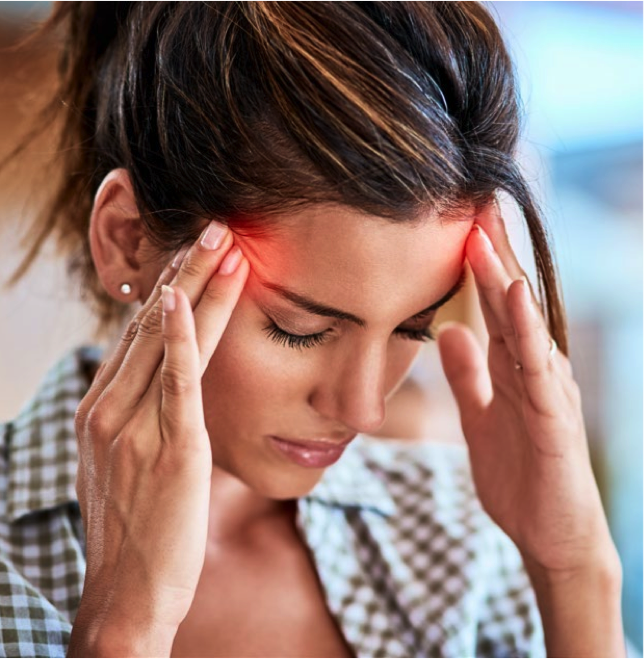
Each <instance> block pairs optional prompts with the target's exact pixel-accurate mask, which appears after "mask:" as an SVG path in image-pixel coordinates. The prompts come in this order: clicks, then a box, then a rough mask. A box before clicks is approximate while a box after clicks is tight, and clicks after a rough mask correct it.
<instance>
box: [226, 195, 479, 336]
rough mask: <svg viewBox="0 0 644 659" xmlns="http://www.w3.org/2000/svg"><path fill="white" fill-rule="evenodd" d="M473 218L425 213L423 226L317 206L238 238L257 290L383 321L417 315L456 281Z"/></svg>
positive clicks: (253, 289)
mask: <svg viewBox="0 0 644 659" xmlns="http://www.w3.org/2000/svg"><path fill="white" fill-rule="evenodd" d="M473 220H474V211H473V210H472V212H471V213H466V212H464V213H463V216H462V219H450V220H447V221H443V220H441V218H439V217H437V216H436V215H433V214H431V213H427V214H426V215H424V216H421V217H420V221H419V222H418V223H414V224H411V223H394V222H391V221H387V220H384V219H383V218H379V217H375V216H368V215H364V214H362V213H359V212H357V211H355V210H353V209H348V208H346V207H342V206H316V207H312V208H307V209H303V210H299V211H297V212H296V213H292V214H288V215H284V216H282V217H280V218H278V219H277V221H275V227H274V229H269V230H268V231H266V232H263V231H262V232H261V233H258V234H257V235H253V233H252V232H249V233H248V235H241V234H236V237H235V240H236V242H237V243H238V244H239V245H240V247H241V249H242V251H243V252H244V254H245V255H246V256H247V258H248V260H249V262H250V265H251V272H250V274H249V278H248V283H247V287H248V289H249V292H250V293H251V295H260V296H262V298H263V299H269V298H271V297H272V296H274V295H276V294H274V293H272V292H269V291H268V290H267V289H265V288H264V287H262V286H261V285H260V283H259V281H260V280H265V281H269V282H271V283H275V284H278V285H281V286H285V287H288V288H291V289H294V290H296V291H298V292H301V293H303V294H304V295H307V296H309V297H312V298H314V299H315V300H317V301H319V302H322V303H326V304H328V305H330V306H337V307H339V308H341V309H344V310H346V311H349V312H351V313H354V314H355V315H357V316H360V317H361V318H365V319H366V320H367V321H368V322H369V323H374V324H378V323H379V322H385V323H387V322H390V321H392V322H399V321H400V320H401V319H402V318H405V317H407V316H411V315H413V314H415V313H417V312H418V311H419V310H421V309H423V308H425V307H427V306H428V305H429V304H431V303H433V302H435V301H436V300H438V299H440V298H441V297H442V296H443V295H444V294H445V293H446V292H447V291H448V290H449V289H450V288H451V287H452V286H453V285H454V283H455V282H456V280H457V278H458V276H459V274H460V272H461V270H462V267H463V258H464V246H465V241H466V239H467V235H468V233H469V231H470V229H471V226H472V222H473Z"/></svg>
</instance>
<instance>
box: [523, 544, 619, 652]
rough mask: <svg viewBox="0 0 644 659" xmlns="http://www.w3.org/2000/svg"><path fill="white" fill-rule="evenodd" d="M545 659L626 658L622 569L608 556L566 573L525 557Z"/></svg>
mask: <svg viewBox="0 0 644 659" xmlns="http://www.w3.org/2000/svg"><path fill="white" fill-rule="evenodd" d="M524 563H525V566H526V571H527V573H528V576H529V577H530V581H531V582H532V585H533V588H534V591H535V595H536V598H537V603H538V605H539V612H540V614H541V619H542V622H543V628H544V633H545V640H546V648H547V656H549V657H623V656H625V654H624V652H625V645H624V634H623V622H622V614H621V588H622V569H621V564H620V562H619V558H618V557H617V552H615V555H613V554H612V552H608V553H606V554H601V555H600V554H598V556H597V558H596V559H594V560H592V561H587V562H585V563H584V565H583V566H579V567H577V568H576V569H569V570H552V569H544V568H543V567H542V566H539V565H537V564H536V563H534V562H532V561H530V559H529V558H525V557H524Z"/></svg>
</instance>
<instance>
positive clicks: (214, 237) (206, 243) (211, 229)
mask: <svg viewBox="0 0 644 659" xmlns="http://www.w3.org/2000/svg"><path fill="white" fill-rule="evenodd" d="M227 230H228V227H226V226H224V225H223V224H220V223H219V222H215V221H214V220H213V221H212V222H211V223H210V224H209V225H208V226H207V227H206V228H205V230H204V232H203V233H202V234H201V240H200V242H201V246H202V247H203V248H204V249H217V247H219V245H221V243H222V241H223V239H224V236H225V235H226V231H227Z"/></svg>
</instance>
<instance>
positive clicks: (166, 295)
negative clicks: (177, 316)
mask: <svg viewBox="0 0 644 659" xmlns="http://www.w3.org/2000/svg"><path fill="white" fill-rule="evenodd" d="M161 300H162V302H163V310H164V311H174V310H175V308H176V306H177V300H176V298H175V296H174V289H173V288H172V287H171V286H166V285H165V284H163V286H161Z"/></svg>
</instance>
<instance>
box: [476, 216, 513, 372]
mask: <svg viewBox="0 0 644 659" xmlns="http://www.w3.org/2000/svg"><path fill="white" fill-rule="evenodd" d="M466 255H467V259H468V261H469V263H470V267H471V268H472V272H473V273H474V281H475V283H476V288H477V291H478V294H479V300H480V303H481V310H482V311H483V316H484V318H485V323H486V326H487V330H488V334H489V336H490V359H491V361H492V362H494V363H495V364H497V363H498V362H499V360H503V361H507V362H508V363H509V362H510V361H514V360H516V359H517V354H518V352H517V347H516V339H515V334H514V325H513V323H512V318H511V316H510V311H509V309H508V303H507V291H508V288H509V286H510V284H511V283H512V279H511V278H510V276H509V275H508V273H507V271H506V270H505V267H504V266H503V264H502V263H501V260H500V259H499V257H498V255H497V254H496V253H495V251H494V248H493V247H492V243H491V242H490V240H489V238H488V237H487V236H486V234H485V232H484V231H483V229H481V228H480V227H478V226H477V225H476V224H475V225H474V229H473V230H472V232H471V234H470V236H469V238H468V240H467V244H466Z"/></svg>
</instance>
